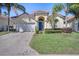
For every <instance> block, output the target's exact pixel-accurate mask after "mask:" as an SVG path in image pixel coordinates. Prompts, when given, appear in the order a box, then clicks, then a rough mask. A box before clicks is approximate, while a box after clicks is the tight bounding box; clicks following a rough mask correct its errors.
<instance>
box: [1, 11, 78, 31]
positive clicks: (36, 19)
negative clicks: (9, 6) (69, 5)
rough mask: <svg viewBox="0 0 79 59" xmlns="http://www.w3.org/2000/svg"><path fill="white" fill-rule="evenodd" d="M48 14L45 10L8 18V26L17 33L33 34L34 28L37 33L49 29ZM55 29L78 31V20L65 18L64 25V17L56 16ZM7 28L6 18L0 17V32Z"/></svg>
mask: <svg viewBox="0 0 79 59" xmlns="http://www.w3.org/2000/svg"><path fill="white" fill-rule="evenodd" d="M49 16H51V15H49V12H48V11H46V10H36V11H33V13H32V14H28V13H23V14H21V15H19V16H13V17H10V26H13V29H15V30H16V31H17V32H29V31H32V32H34V31H35V29H36V28H38V30H39V31H43V30H44V29H51V28H52V26H51V23H50V22H49V20H48V17H49ZM55 19H56V23H55V28H61V29H62V28H64V27H69V28H72V29H73V30H74V31H79V22H78V20H74V16H73V17H70V16H68V17H66V20H67V25H66V23H65V16H63V15H61V14H57V15H56V17H55ZM7 27H8V17H7V16H3V15H1V16H0V30H4V31H7Z"/></svg>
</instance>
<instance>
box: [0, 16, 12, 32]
mask: <svg viewBox="0 0 79 59" xmlns="http://www.w3.org/2000/svg"><path fill="white" fill-rule="evenodd" d="M10 26H12V21H10ZM7 30H8V17H7V16H4V15H0V31H7Z"/></svg>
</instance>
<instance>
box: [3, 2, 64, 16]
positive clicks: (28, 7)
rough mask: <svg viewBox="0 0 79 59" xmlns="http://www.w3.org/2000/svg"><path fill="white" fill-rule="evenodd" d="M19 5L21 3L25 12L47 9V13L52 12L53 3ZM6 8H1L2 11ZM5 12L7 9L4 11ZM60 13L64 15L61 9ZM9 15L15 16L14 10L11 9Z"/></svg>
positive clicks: (19, 12)
mask: <svg viewBox="0 0 79 59" xmlns="http://www.w3.org/2000/svg"><path fill="white" fill-rule="evenodd" d="M19 4H21V5H23V6H24V7H25V8H26V12H27V13H29V14H32V12H33V11H35V10H47V11H48V12H49V14H51V13H52V8H53V6H54V5H55V3H19ZM5 11H6V10H5V9H3V11H2V12H3V13H4V12H5ZM6 12H7V11H6ZM59 13H60V14H62V15H65V12H64V11H63V10H62V11H61V12H59ZM18 14H19V15H20V14H22V12H21V11H18ZM10 15H11V16H16V14H15V12H14V11H13V10H11V12H10Z"/></svg>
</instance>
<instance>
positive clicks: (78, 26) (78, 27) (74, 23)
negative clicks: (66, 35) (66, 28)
mask: <svg viewBox="0 0 79 59" xmlns="http://www.w3.org/2000/svg"><path fill="white" fill-rule="evenodd" d="M68 23H69V24H71V28H72V30H73V31H75V32H79V19H76V18H75V16H69V17H68Z"/></svg>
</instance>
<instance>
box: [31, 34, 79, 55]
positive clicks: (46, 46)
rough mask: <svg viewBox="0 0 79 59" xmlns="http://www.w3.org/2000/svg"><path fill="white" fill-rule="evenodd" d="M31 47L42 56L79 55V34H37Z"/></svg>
mask: <svg viewBox="0 0 79 59" xmlns="http://www.w3.org/2000/svg"><path fill="white" fill-rule="evenodd" d="M30 45H31V47H32V48H33V49H35V50H36V51H38V52H39V53H41V54H79V33H71V34H69V33H68V34H66V33H51V34H35V35H34V36H33V39H32V41H31V43H30Z"/></svg>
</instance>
